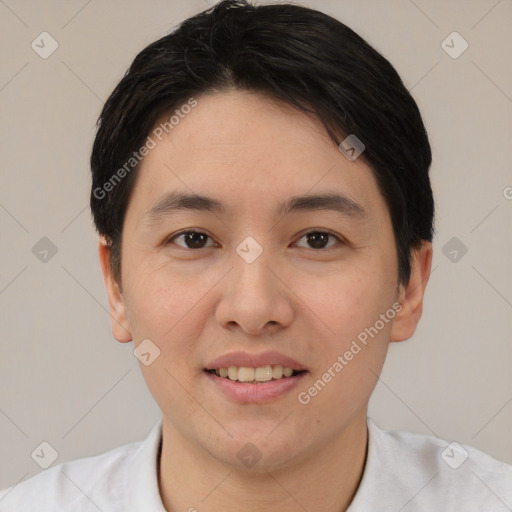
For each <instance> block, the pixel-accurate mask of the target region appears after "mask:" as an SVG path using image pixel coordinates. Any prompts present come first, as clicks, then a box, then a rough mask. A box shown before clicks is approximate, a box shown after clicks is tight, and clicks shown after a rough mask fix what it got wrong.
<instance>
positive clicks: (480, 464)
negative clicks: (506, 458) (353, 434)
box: [351, 419, 512, 512]
mask: <svg viewBox="0 0 512 512" xmlns="http://www.w3.org/2000/svg"><path fill="white" fill-rule="evenodd" d="M368 433H369V445H368V460H367V468H365V474H364V475H363V481H362V482H361V484H362V485H363V483H364V484H365V489H366V491H365V492H367V493H368V494H369V495H371V494H373V493H375V495H376V496H377V495H378V496H380V497H381V498H382V497H386V496H388V497H389V498H388V502H389V503H390V504H391V505H390V507H389V508H381V510H388V509H389V510H392V508H393V507H396V506H397V505H399V506H398V509H400V507H404V509H403V510H404V511H407V510H434V509H435V510H439V511H443V510H459V509H460V510H465V511H477V510H478V511H480V510H484V509H485V510H493V511H496V512H498V511H501V510H503V511H510V510H511V507H512V466H511V465H509V464H507V463H505V462H502V461H499V460H497V459H495V458H493V457H491V456H490V455H488V454H486V453H484V452H482V451H480V450H478V449H476V448H473V447H471V446H469V445H466V444H463V443H458V442H456V441H452V442H450V441H446V440H443V439H440V438H437V437H435V436H432V435H423V434H414V433H412V432H404V431H385V430H382V429H380V428H379V427H377V425H376V424H375V423H373V421H372V420H370V419H369V420H368ZM365 479H366V482H364V480H365ZM485 506H486V507H488V508H485ZM429 507H430V508H429ZM482 507H484V508H482ZM351 510H352V509H351Z"/></svg>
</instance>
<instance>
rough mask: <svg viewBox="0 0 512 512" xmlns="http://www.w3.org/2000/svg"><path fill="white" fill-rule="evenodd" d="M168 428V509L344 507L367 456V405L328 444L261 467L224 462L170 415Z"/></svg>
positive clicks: (163, 490)
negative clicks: (246, 467)
mask: <svg viewBox="0 0 512 512" xmlns="http://www.w3.org/2000/svg"><path fill="white" fill-rule="evenodd" d="M162 428H163V440H162V450H161V455H160V461H159V486H160V494H161V497H162V502H163V504H164V507H165V509H166V510H167V511H168V512H178V511H187V512H194V511H197V512H214V511H215V512H217V511H218V510H223V511H225V512H238V511H239V510H240V509H241V507H243V509H244V511H246V512H261V510H265V512H278V511H279V512H297V511H298V510H322V511H323V512H344V511H346V510H347V508H348V506H349V505H350V503H351V501H352V499H353V497H354V495H355V493H356V491H357V488H358V486H359V482H360V481H361V478H362V474H363V470H364V465H365V461H366V451H367V443H368V438H367V428H366V410H364V411H362V412H361V414H359V415H358V416H357V417H355V418H354V419H353V420H352V421H351V422H350V424H348V425H347V426H346V427H345V428H344V429H343V431H341V432H337V433H335V435H334V436H333V437H332V438H330V439H327V440H326V441H325V442H324V443H323V445H321V446H319V445H315V446H314V447H310V448H309V450H308V448H307V447H305V448H304V451H303V453H301V454H295V455H294V456H293V457H292V456H290V458H289V460H288V461H287V462H286V463H283V464H281V465H280V466H279V467H275V466H272V467H268V466H260V465H258V471H255V470H254V469H251V470H245V471H244V470H241V469H240V468H239V467H237V466H235V465H234V464H233V465H229V464H225V463H224V462H220V461H219V460H218V459H216V458H214V457H213V456H212V455H210V454H209V453H208V452H207V451H206V449H204V448H202V447H201V446H200V445H197V443H194V442H192V441H191V439H190V438H186V437H185V436H183V435H182V434H181V433H180V432H179V431H178V430H176V429H175V428H174V426H173V425H172V424H171V423H170V422H168V421H166V419H165V417H164V419H163V424H162Z"/></svg>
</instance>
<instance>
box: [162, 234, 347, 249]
mask: <svg viewBox="0 0 512 512" xmlns="http://www.w3.org/2000/svg"><path fill="white" fill-rule="evenodd" d="M190 234H199V235H206V236H207V237H208V238H210V239H211V237H210V236H209V235H207V234H206V233H204V232H202V231H196V230H193V229H190V230H187V231H180V232H179V233H176V234H175V235H172V236H171V237H169V238H168V239H167V240H166V241H165V242H164V245H170V244H171V243H172V242H173V240H175V239H176V238H179V237H180V236H183V235H190ZM311 234H316V235H318V234H321V235H328V236H331V237H332V238H335V239H336V240H337V241H338V242H339V244H341V245H348V242H347V241H346V240H344V239H342V238H340V237H339V236H338V235H335V234H334V233H332V232H331V231H321V230H313V231H308V232H307V233H304V235H302V236H301V237H300V238H299V240H302V238H304V237H305V236H307V235H311ZM178 247H181V248H182V249H188V250H190V251H198V250H201V249H208V248H211V246H210V247H200V248H199V249H191V248H190V247H183V246H181V245H178ZM333 247H334V246H329V247H325V248H322V249H314V248H312V247H308V249H311V250H312V251H315V252H319V251H326V250H328V249H332V248H333Z"/></svg>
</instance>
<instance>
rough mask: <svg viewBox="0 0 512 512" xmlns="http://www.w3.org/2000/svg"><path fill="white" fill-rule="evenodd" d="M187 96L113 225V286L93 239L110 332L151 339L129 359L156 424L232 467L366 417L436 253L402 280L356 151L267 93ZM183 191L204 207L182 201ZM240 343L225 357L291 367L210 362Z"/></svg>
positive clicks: (297, 450)
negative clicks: (119, 234) (136, 364)
mask: <svg viewBox="0 0 512 512" xmlns="http://www.w3.org/2000/svg"><path fill="white" fill-rule="evenodd" d="M196 99H197V106H196V107H195V108H194V109H192V111H191V112H190V113H189V114H188V115H187V116H186V117H184V118H183V119H181V120H180V122H179V124H178V125H176V126H175V127H174V128H173V130H172V131H171V132H170V134H169V136H166V137H165V138H162V140H161V141H156V146H155V147H154V148H153V149H151V150H150V152H149V154H148V155H147V156H146V157H145V159H144V160H143V162H142V165H141V168H140V170H139V174H138V176H137V181H136V184H135V187H134V190H133V195H132V197H131V199H130V203H129V206H128V209H127V213H126V218H125V224H124V227H123V246H122V253H121V258H122V292H121V291H120V290H119V287H118V286H117V284H116V283H115V282H114V281H113V279H112V275H111V272H110V268H109V266H108V252H107V249H106V248H105V246H104V245H103V244H101V243H100V259H101V262H102V267H103V271H104V276H105V280H106V283H107V289H108V292H109V300H110V307H111V312H112V316H113V319H114V321H113V333H114V336H115V337H116V338H117V339H118V340H119V341H122V342H127V341H130V340H132V339H133V341H134V344H135V346H137V347H139V346H141V345H140V344H141V342H143V340H151V341H150V342H148V341H145V342H144V343H145V344H146V345H142V346H141V347H142V348H141V350H142V349H143V350H144V351H145V353H149V354H151V355H150V356H146V358H147V359H148V360H152V359H153V357H154V355H155V354H157V353H158V351H159V356H158V357H157V358H156V359H154V361H153V362H151V364H148V365H145V364H142V363H141V369H142V371H143V374H144V377H145V379H146V382H147V384H148V386H149V389H150V391H151V393H152V394H153V396H154V398H155V400H156V401H157V403H158V404H159V406H160V408H161V410H162V412H163V418H164V432H165V429H167V430H168V432H173V435H176V436H179V437H182V438H183V439H185V440H187V442H188V443H189V444H190V446H193V447H194V449H198V450H199V451H200V452H201V453H204V454H208V455H209V456H212V457H213V458H215V459H216V460H217V461H220V462H222V463H225V464H230V465H234V466H240V465H241V462H240V460H239V459H238V457H237V452H238V450H239V449H240V448H241V447H242V446H243V445H244V444H245V443H246V442H248V441H250V442H252V443H253V444H254V445H256V446H257V447H258V449H259V451H260V452H261V454H262V459H261V462H260V467H261V466H264V465H265V464H267V465H273V466H274V467H277V466H283V467H284V466H286V465H287V464H292V463H293V462H294V461H298V460H300V459H305V458H307V457H310V456H312V455H314V454H315V453H317V452H318V450H319V449H322V448H325V447H326V446H328V444H329V442H331V441H332V440H333V439H335V438H336V437H337V436H339V435H341V434H342V433H343V432H344V431H345V430H346V429H347V428H349V427H350V425H352V424H354V422H357V421H359V422H361V421H362V419H363V418H364V419H365V418H366V407H367V403H368V400H369V397H370V394H371V392H372V390H373V388H374V386H375V383H376V380H377V375H379V373H380V371H381V368H382V365H383V363H384V359H385V355H386V351H387V346H388V343H389V341H390V340H391V341H400V340H402V339H406V338H407V337H409V336H410V335H412V333H413V331H414V328H415V325H416V323H417V321H418V319H419V316H420V314H421V297H422V291H423V288H424V285H422V283H424V282H425V278H426V276H427V275H428V267H429V265H430V260H429V257H430V256H429V251H430V249H429V248H428V247H427V249H425V250H424V251H422V252H419V253H418V254H419V256H415V257H414V258H415V259H413V272H412V276H411V281H410V283H409V285H408V286H405V287H404V286H399V285H398V271H397V255H396V248H395V240H394V236H393V229H392V225H391V220H390V216H389V213H388V209H387V207H386V204H385V202H384V199H383V198H382V196H381V194H380V192H379V190H378V187H377V184H376V181H375V178H374V176H373V174H372V171H371V169H370V168H369V167H368V166H367V165H366V164H365V163H364V162H363V161H362V159H361V158H359V159H356V160H355V161H349V160H348V159H347V158H346V157H345V156H344V155H343V154H342V153H341V152H340V151H339V149H338V148H337V147H336V146H335V145H333V143H332V142H331V141H330V139H329V138H328V136H327V134H326V133H325V131H324V129H323V127H322V126H321V124H320V123H319V122H318V121H317V120H315V119H313V118H310V117H307V116H306V115H305V114H303V113H301V112H299V111H296V110H293V109H292V108H291V107H289V106H285V105H283V104H281V103H276V102H273V101H271V100H270V99H268V98H265V97H264V96H261V95H257V94H254V93H248V92H240V91H237V92H229V93H222V94H215V95H209V96H200V97H196ZM177 193H180V194H191V193H193V194H195V195H198V196H205V197H208V198H210V199H213V200H214V201H215V203H208V202H207V201H205V200H203V201H195V202H194V201H190V200H189V201H188V202H185V203H186V205H188V208H184V207H183V201H182V202H181V203H178V202H177V201H176V194H177ZM172 194H174V196H172ZM326 194H330V195H331V200H330V201H326V200H325V198H324V200H323V201H322V200H321V199H319V198H317V199H316V200H314V199H311V198H310V199H309V200H308V199H307V198H303V199H302V200H297V198H299V197H302V196H324V195H326ZM334 195H337V196H338V199H337V200H334V199H333V198H332V197H334ZM172 198H174V201H172V200H171V199H172ZM293 199H295V201H293ZM180 204H181V206H182V207H181V208H180V207H179V205H180ZM212 204H215V205H218V206H219V205H220V206H219V207H217V208H216V207H214V206H212ZM191 231H193V232H196V234H191V233H190V232H191ZM398 302H399V303H400V306H398V307H397V303H398ZM398 310H400V311H398ZM364 333H366V340H365V342H363V340H364V339H365V335H364ZM370 333H371V334H370ZM356 347H358V348H356ZM269 351H273V354H268V352H269ZM235 353H236V354H238V355H240V353H242V356H245V359H243V358H241V359H233V360H231V363H233V362H235V363H237V364H234V365H233V366H235V367H238V366H244V367H249V368H251V367H252V368H254V367H266V366H268V365H270V366H271V371H274V369H275V368H274V367H275V366H278V364H279V363H283V364H281V365H282V366H285V367H286V366H287V367H291V368H292V369H294V370H301V373H300V374H298V375H296V376H292V377H288V378H286V377H285V378H283V379H281V380H276V381H271V382H267V383H260V384H256V383H236V382H233V381H230V379H229V378H223V377H218V376H216V375H213V374H212V373H209V372H208V371H207V370H215V369H218V368H221V367H227V366H231V364H230V360H229V357H230V356H233V354H235ZM265 353H267V354H265ZM350 354H351V355H350ZM223 356H226V357H228V360H225V361H223V362H221V361H216V360H217V359H218V358H220V357H223ZM258 356H262V357H261V358H260V359H258ZM283 358H289V359H288V360H283ZM290 359H292V360H293V361H290ZM342 361H343V362H342ZM251 363H252V364H251ZM336 363H338V364H336ZM232 371H234V370H232ZM268 371H269V370H268V368H267V369H264V370H259V374H258V375H260V376H264V375H268ZM276 371H277V372H279V370H278V369H277V370H276ZM244 372H246V370H242V371H241V373H240V374H239V376H240V375H242V374H243V375H244V377H240V380H243V379H245V378H248V379H251V377H252V374H251V373H250V370H249V373H244ZM265 372H267V373H265ZM219 373H220V372H219ZM247 375H249V377H247ZM329 377H330V378H329ZM236 378H237V377H235V379H236ZM252 378H254V377H252ZM262 378H268V377H262ZM319 381H320V383H319ZM315 383H316V387H315ZM256 388H260V389H261V391H256ZM315 389H316V392H315ZM285 418H286V419H285Z"/></svg>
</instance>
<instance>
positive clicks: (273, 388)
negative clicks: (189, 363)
mask: <svg viewBox="0 0 512 512" xmlns="http://www.w3.org/2000/svg"><path fill="white" fill-rule="evenodd" d="M234 366H236V365H234ZM290 368H291V367H290ZM308 373H309V372H307V371H304V372H302V373H299V374H297V375H294V376H292V377H285V378H282V379H277V380H271V381H268V382H261V383H257V384H251V383H247V382H237V381H234V380H230V379H228V378H226V377H218V376H217V375H215V374H214V373H209V372H207V371H206V370H205V371H204V374H205V375H206V377H207V378H208V379H209V380H210V382H212V384H213V385H214V386H215V387H217V389H219V390H220V391H222V392H223V393H224V394H225V395H226V396H227V397H228V398H230V399H231V400H234V401H236V402H240V403H251V404H259V403H263V402H270V401H272V400H275V399H277V398H279V397H281V396H283V395H285V394H286V393H289V392H290V391H291V390H292V389H294V388H295V387H296V386H298V385H299V383H300V381H301V380H302V379H303V378H304V377H305V376H306V375H307V374H308Z"/></svg>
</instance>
